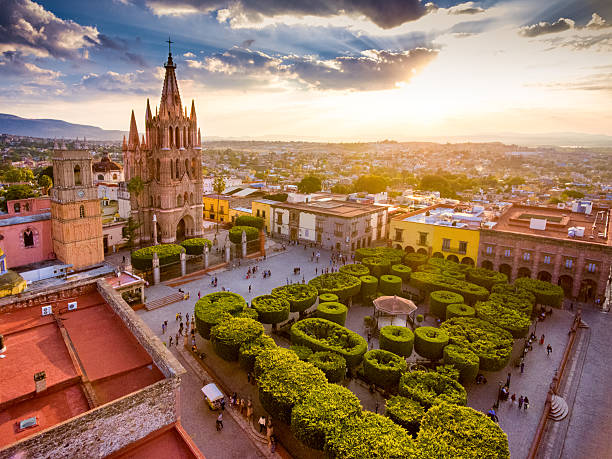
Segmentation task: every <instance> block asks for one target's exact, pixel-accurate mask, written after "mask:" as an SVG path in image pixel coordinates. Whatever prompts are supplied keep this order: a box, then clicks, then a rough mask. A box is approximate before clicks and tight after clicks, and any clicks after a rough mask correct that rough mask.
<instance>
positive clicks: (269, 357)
mask: <svg viewBox="0 0 612 459" xmlns="http://www.w3.org/2000/svg"><path fill="white" fill-rule="evenodd" d="M299 360H300V359H299V358H298V356H297V354H296V353H295V352H294V351H292V350H290V349H286V348H284V347H278V346H276V347H271V348H266V349H263V350H262V351H261V352H260V353H259V355H258V356H257V357H256V358H255V365H254V366H253V373H254V374H255V378H259V376H260V375H262V374H263V373H265V372H266V371H268V370H273V369H274V368H276V367H278V366H280V365H284V364H285V363H288V362H297V361H299Z"/></svg>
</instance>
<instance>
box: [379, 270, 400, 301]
mask: <svg viewBox="0 0 612 459" xmlns="http://www.w3.org/2000/svg"><path fill="white" fill-rule="evenodd" d="M379 285H380V291H381V292H382V293H383V294H384V295H390V296H393V295H400V294H401V293H402V279H401V278H399V277H397V276H392V275H391V274H384V275H382V276H380V284H379Z"/></svg>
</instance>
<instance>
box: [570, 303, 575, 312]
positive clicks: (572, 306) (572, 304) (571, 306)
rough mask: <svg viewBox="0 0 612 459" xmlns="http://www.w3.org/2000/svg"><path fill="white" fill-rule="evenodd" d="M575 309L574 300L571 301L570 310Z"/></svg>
mask: <svg viewBox="0 0 612 459" xmlns="http://www.w3.org/2000/svg"><path fill="white" fill-rule="evenodd" d="M573 310H574V303H573V302H571V303H570V311H573Z"/></svg>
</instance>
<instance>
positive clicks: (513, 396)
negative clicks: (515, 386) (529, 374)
mask: <svg viewBox="0 0 612 459" xmlns="http://www.w3.org/2000/svg"><path fill="white" fill-rule="evenodd" d="M510 402H511V403H512V406H514V402H516V394H512V396H511V397H510Z"/></svg>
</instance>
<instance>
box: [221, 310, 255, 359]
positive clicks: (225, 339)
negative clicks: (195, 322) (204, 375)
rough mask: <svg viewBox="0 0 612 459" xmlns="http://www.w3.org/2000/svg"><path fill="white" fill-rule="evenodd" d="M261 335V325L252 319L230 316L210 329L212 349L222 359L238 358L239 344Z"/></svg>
mask: <svg viewBox="0 0 612 459" xmlns="http://www.w3.org/2000/svg"><path fill="white" fill-rule="evenodd" d="M261 335H263V325H262V324H260V323H259V322H257V321H255V320H253V319H244V318H239V317H232V318H231V319H228V320H226V321H224V322H221V323H220V324H218V325H215V326H214V327H213V328H212V330H211V331H210V342H211V343H212V345H213V349H214V350H215V352H216V353H217V355H219V357H221V358H222V359H224V360H230V361H232V360H238V353H239V351H240V346H242V345H243V344H244V343H248V342H250V341H254V340H255V339H257V338H258V337H260V336H261Z"/></svg>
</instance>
